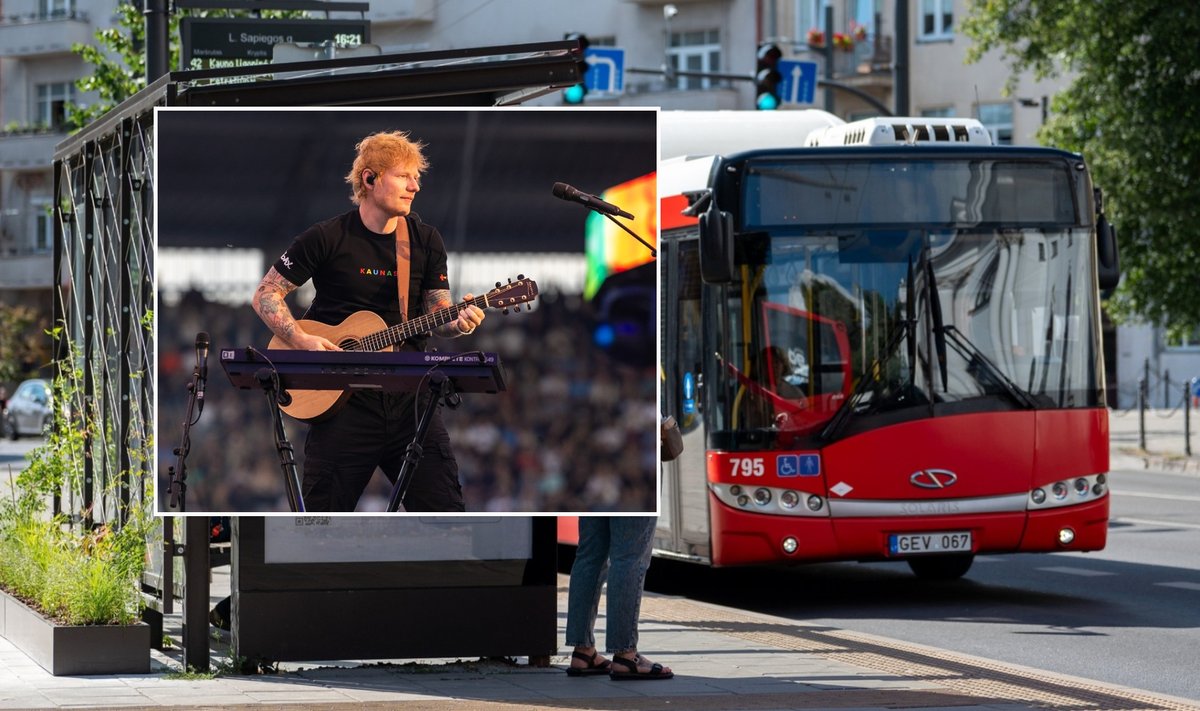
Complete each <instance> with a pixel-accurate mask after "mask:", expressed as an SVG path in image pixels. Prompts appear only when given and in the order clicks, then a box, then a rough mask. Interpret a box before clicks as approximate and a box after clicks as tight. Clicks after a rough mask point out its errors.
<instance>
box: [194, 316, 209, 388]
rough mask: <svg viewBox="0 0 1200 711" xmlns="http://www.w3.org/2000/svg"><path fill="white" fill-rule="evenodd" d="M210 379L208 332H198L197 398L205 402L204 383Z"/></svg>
mask: <svg viewBox="0 0 1200 711" xmlns="http://www.w3.org/2000/svg"><path fill="white" fill-rule="evenodd" d="M207 380H208V333H207V332H206V331H201V332H200V333H197V334H196V400H197V401H199V402H204V385H205V383H206V382H207Z"/></svg>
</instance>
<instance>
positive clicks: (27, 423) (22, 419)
mask: <svg viewBox="0 0 1200 711" xmlns="http://www.w3.org/2000/svg"><path fill="white" fill-rule="evenodd" d="M51 407H52V405H51V404H50V383H48V382H47V381H45V380H42V379H40V378H35V379H33V380H26V381H24V382H22V383H21V384H20V385H18V386H17V390H16V392H14V393H13V394H12V397H10V398H9V399H8V408H7V409H6V410H5V411H4V430H5V431H6V433H7V434H8V436H9V437H10V438H12V439H16V438H18V437H20V436H22V435H29V436H33V437H39V436H41V435H42V434H43V433H44V432H45V431H46V428H47V427H49V426H50V424H51V421H52V420H53V416H52V411H51Z"/></svg>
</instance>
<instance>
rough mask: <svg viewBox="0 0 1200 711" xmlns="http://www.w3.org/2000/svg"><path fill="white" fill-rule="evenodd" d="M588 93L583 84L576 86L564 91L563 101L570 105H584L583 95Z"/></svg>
mask: <svg viewBox="0 0 1200 711" xmlns="http://www.w3.org/2000/svg"><path fill="white" fill-rule="evenodd" d="M586 93H587V89H586V88H584V86H583V84H576V85H575V86H570V87H567V88H566V89H563V100H564V101H566V102H567V103H568V104H582V103H583V95H584V94H586Z"/></svg>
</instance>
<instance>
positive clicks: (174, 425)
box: [156, 291, 658, 513]
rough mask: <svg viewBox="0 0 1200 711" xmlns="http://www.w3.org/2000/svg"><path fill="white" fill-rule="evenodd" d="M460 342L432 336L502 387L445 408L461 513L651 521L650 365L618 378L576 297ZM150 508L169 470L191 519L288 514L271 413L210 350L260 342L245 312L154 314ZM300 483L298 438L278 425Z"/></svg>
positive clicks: (257, 325) (374, 490)
mask: <svg viewBox="0 0 1200 711" xmlns="http://www.w3.org/2000/svg"><path fill="white" fill-rule="evenodd" d="M488 316H489V318H488V320H487V321H485V322H484V324H483V327H482V328H480V329H479V331H478V332H477V333H476V334H475V335H473V336H470V337H465V338H459V339H454V340H444V339H439V338H431V339H430V345H431V347H434V348H437V349H438V350H441V351H464V350H481V351H486V352H495V353H497V354H499V356H500V360H501V362H502V363H503V366H504V371H505V382H506V384H507V389H506V390H505V391H503V392H500V393H497V394H482V393H463V394H462V395H461V399H462V402H461V404H460V405H459V406H458V407H456V408H453V409H450V408H443V417H444V418H445V421H446V425H447V427H448V428H449V430H450V436H451V441H452V443H453V445H454V451H455V455H456V456H457V458H458V463H459V476H460V479H461V480H462V484H463V494H464V496H465V498H466V505H467V511H469V512H528V513H535V512H564V513H587V512H637V511H640V512H652V511H654V510H655V498H656V496H657V488H656V486H655V474H656V472H657V466H658V463H657V460H656V441H657V440H656V437H657V434H658V414H657V405H656V402H657V398H656V392H657V391H656V387H657V383H656V381H655V369H654V364H653V363H646V364H645V365H644V366H641V367H630V366H628V365H623V364H620V363H617V362H616V361H613V360H612V359H610V358H609V357H608V356H607V355H606V354H605V353H604V351H602V350H601V349H600V348H599V347H597V346H596V345H594V343H593V339H592V328H593V319H592V317H591V314H590V309H589V305H588V304H587V303H586V302H585V301H584V300H583V298H582V297H581V296H580V295H578V294H563V293H558V292H553V291H552V292H543V293H542V294H541V295H540V296H539V298H538V303H537V304H536V305H535V306H534V308H533V310H531V311H528V312H520V313H517V314H510V315H508V316H501V315H500V314H499V312H494V311H493V312H490V313H489V314H488ZM157 321H158V346H159V350H158V353H159V363H158V379H157V387H158V403H159V408H158V433H157V440H156V441H157V444H158V510H159V511H160V512H164V513H168V512H174V511H175V510H176V509H171V508H168V503H169V502H168V499H167V491H168V485H169V483H170V481H171V476H172V474H175V475H176V476H177V475H178V474H177V472H178V469H179V465H180V463H181V459H182V461H183V463H184V465H185V466H184V469H183V471H184V473H185V477H184V478H183V481H184V483H185V485H186V489H185V495H184V502H183V503H184V505H185V506H186V510H187V511H189V512H201V511H205V512H231V513H236V512H286V511H288V510H289V509H288V504H287V496H286V491H285V487H284V475H283V468H282V466H281V463H280V457H279V454H278V452H277V451H276V448H275V444H274V439H273V435H272V431H273V422H272V418H271V412H270V409H269V408H270V407H272V405H271V403H270V402H269V401H268V400H267V397H266V396H265V395H264V394H263V393H262V391H260V390H239V389H237V388H234V387H233V385H231V384H230V382H229V379H228V378H227V377H226V376H225V373H224V372H223V371H222V369H221V366H220V359H219V355H220V350H221V349H222V348H226V349H228V348H240V347H245V346H255V347H258V348H263V347H265V346H266V343H267V342H268V341H269V340H270V333H269V332H268V331H267V329H266V326H264V325H263V324H262V322H261V321H260V320H259V319H258V316H257V315H256V314H255V313H254V312H253V310H252V309H251V308H250V306H248V305H245V306H236V307H233V306H227V305H223V304H218V303H213V302H209V301H207V300H205V299H204V297H203V296H201V295H200V294H199V293H195V292H191V293H188V294H186V295H184V297H183V298H182V300H181V301H180V302H179V304H178V305H176V306H161V305H160V310H159V312H158V319H157ZM200 331H205V332H207V333H208V334H209V335H210V340H211V344H212V346H211V349H210V355H209V379H208V388H207V391H206V394H205V404H204V408H203V411H202V412H201V413H199V417H198V419H197V418H196V416H195V413H193V418H192V419H193V420H195V424H194V425H192V426H191V427H190V428H188V429H189V430H190V436H189V440H190V446H189V447H188V452H187V456H186V458H181V457H180V456H179V450H180V448H181V444H182V443H183V433H184V430H185V428H184V426H183V424H184V420H185V418H186V408H187V401H188V384H189V383H190V382H191V378H192V372H193V369H194V367H195V361H196V358H195V355H194V353H195V348H194V343H195V339H196V334H197V333H198V332H200ZM284 421H285V427H286V430H287V434H288V439H289V440H290V441H291V443H292V445H293V447H294V449H295V458H296V461H297V462H298V464H299V465H300V471H301V472H302V471H303V459H304V456H303V451H304V435H305V432H306V430H307V427H306V426H305V425H304V424H302V423H299V422H296V421H294V420H291V419H289V418H286V417H285V418H284ZM390 491H391V486H390V484H389V483H388V482H387V480H386V478H385V477H384V476H383V475H382V473H378V472H377V474H376V477H375V479H374V480H373V481H372V484H371V486H370V487H369V488H368V489H367V492H366V493H365V494H364V495H363V498H362V500H361V501H360V502H359V510H360V511H382V510H384V509H385V507H386V505H387V501H388V497H389V494H390Z"/></svg>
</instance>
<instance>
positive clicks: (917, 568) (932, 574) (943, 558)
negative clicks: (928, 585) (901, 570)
mask: <svg viewBox="0 0 1200 711" xmlns="http://www.w3.org/2000/svg"><path fill="white" fill-rule="evenodd" d="M974 562H975V555H974V554H973V553H959V554H955V555H931V556H924V557H920V558H909V559H908V567H909V568H912V572H913V573H914V574H916V576H917V577H918V578H920V579H922V580H957V579H959V578H961V577H962V576H964V575H966V574H967V571H968V570H970V569H971V563H974Z"/></svg>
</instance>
